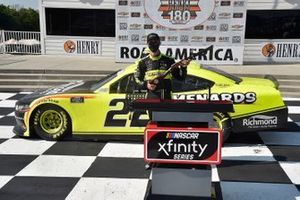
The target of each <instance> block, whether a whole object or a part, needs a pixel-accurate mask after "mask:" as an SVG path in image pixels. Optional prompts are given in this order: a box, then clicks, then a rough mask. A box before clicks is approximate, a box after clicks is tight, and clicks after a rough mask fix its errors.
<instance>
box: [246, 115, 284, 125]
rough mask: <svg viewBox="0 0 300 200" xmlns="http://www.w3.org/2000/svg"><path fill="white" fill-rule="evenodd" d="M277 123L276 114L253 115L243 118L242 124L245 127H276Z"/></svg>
mask: <svg viewBox="0 0 300 200" xmlns="http://www.w3.org/2000/svg"><path fill="white" fill-rule="evenodd" d="M277 124H278V119H277V116H267V115H255V116H251V117H249V118H247V119H243V126H246V127H247V128H276V127H277Z"/></svg>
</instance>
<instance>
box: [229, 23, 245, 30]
mask: <svg viewBox="0 0 300 200" xmlns="http://www.w3.org/2000/svg"><path fill="white" fill-rule="evenodd" d="M243 28H244V25H241V24H235V25H232V26H231V30H232V31H242V30H243Z"/></svg>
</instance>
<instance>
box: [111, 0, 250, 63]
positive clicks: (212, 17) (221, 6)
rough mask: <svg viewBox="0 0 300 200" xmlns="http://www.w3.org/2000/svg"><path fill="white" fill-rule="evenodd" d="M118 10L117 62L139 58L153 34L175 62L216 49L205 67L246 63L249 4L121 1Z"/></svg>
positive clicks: (230, 0)
mask: <svg viewBox="0 0 300 200" xmlns="http://www.w3.org/2000/svg"><path fill="white" fill-rule="evenodd" d="M116 12H117V13H116V19H117V20H116V23H117V24H116V52H117V53H116V61H117V62H133V61H135V60H136V59H137V58H139V57H140V55H141V54H142V52H143V49H144V48H145V44H146V36H147V34H149V33H152V32H155V33H157V34H159V35H160V37H161V41H162V48H161V50H162V52H163V53H166V54H167V55H169V56H173V57H175V59H181V58H182V57H183V55H187V56H188V55H189V53H190V52H197V51H199V50H200V49H203V48H205V47H208V46H211V45H212V46H213V49H212V50H211V51H209V52H207V54H206V56H203V57H202V58H198V60H199V61H201V63H203V64H242V62H243V50H244V33H245V19H246V0H236V1H233V0H223V1H220V0H151V1H150V0H118V3H117V6H116Z"/></svg>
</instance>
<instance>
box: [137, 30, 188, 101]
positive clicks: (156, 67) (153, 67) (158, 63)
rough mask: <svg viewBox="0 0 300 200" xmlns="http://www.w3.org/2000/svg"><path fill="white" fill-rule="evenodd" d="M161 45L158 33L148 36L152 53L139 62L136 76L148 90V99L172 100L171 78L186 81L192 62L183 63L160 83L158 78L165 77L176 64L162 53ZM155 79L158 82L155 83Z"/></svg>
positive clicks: (140, 83) (138, 81)
mask: <svg viewBox="0 0 300 200" xmlns="http://www.w3.org/2000/svg"><path fill="white" fill-rule="evenodd" d="M160 44H161V42H160V38H159V36H158V35H157V34H156V33H150V34H149V35H148V36H147V45H148V48H149V50H150V51H149V54H148V55H147V56H145V57H144V58H142V59H141V60H140V61H139V62H138V66H137V69H136V72H135V74H134V76H135V79H136V82H137V83H138V84H139V85H140V86H142V87H144V88H147V98H155V99H157V98H160V99H171V96H172V95H171V92H172V81H171V78H172V77H175V78H176V79H178V80H184V79H185V77H186V74H187V69H186V67H187V65H188V64H189V62H190V60H183V61H181V66H180V67H179V68H175V69H174V70H172V72H171V73H170V74H168V75H167V76H165V77H164V79H163V80H160V81H158V79H156V78H157V77H159V76H161V75H163V74H164V72H166V70H168V69H169V68H170V67H171V66H172V65H173V64H174V63H175V60H174V58H170V57H168V56H166V55H164V54H162V53H161V52H160V50H159V46H160ZM155 79H156V80H157V81H158V82H157V81H154V82H153V80H155Z"/></svg>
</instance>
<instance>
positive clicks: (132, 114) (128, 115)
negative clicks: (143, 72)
mask: <svg viewBox="0 0 300 200" xmlns="http://www.w3.org/2000/svg"><path fill="white" fill-rule="evenodd" d="M134 96H135V97H137V96H139V97H142V98H143V97H144V96H145V91H141V90H138V85H137V84H136V82H135V80H134V76H133V74H132V73H131V74H127V75H124V76H123V77H121V78H119V79H118V80H116V81H114V82H112V83H111V84H110V85H109V91H108V95H107V97H108V98H106V102H105V104H106V106H104V108H103V109H104V110H103V113H104V115H105V116H104V122H103V127H102V131H103V132H116V133H119V134H123V133H124V134H131V133H132V134H136V133H140V134H142V133H143V131H144V127H145V125H146V124H147V122H148V120H149V118H148V115H147V113H146V111H143V110H138V111H130V102H131V100H132V98H133V97H134Z"/></svg>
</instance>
